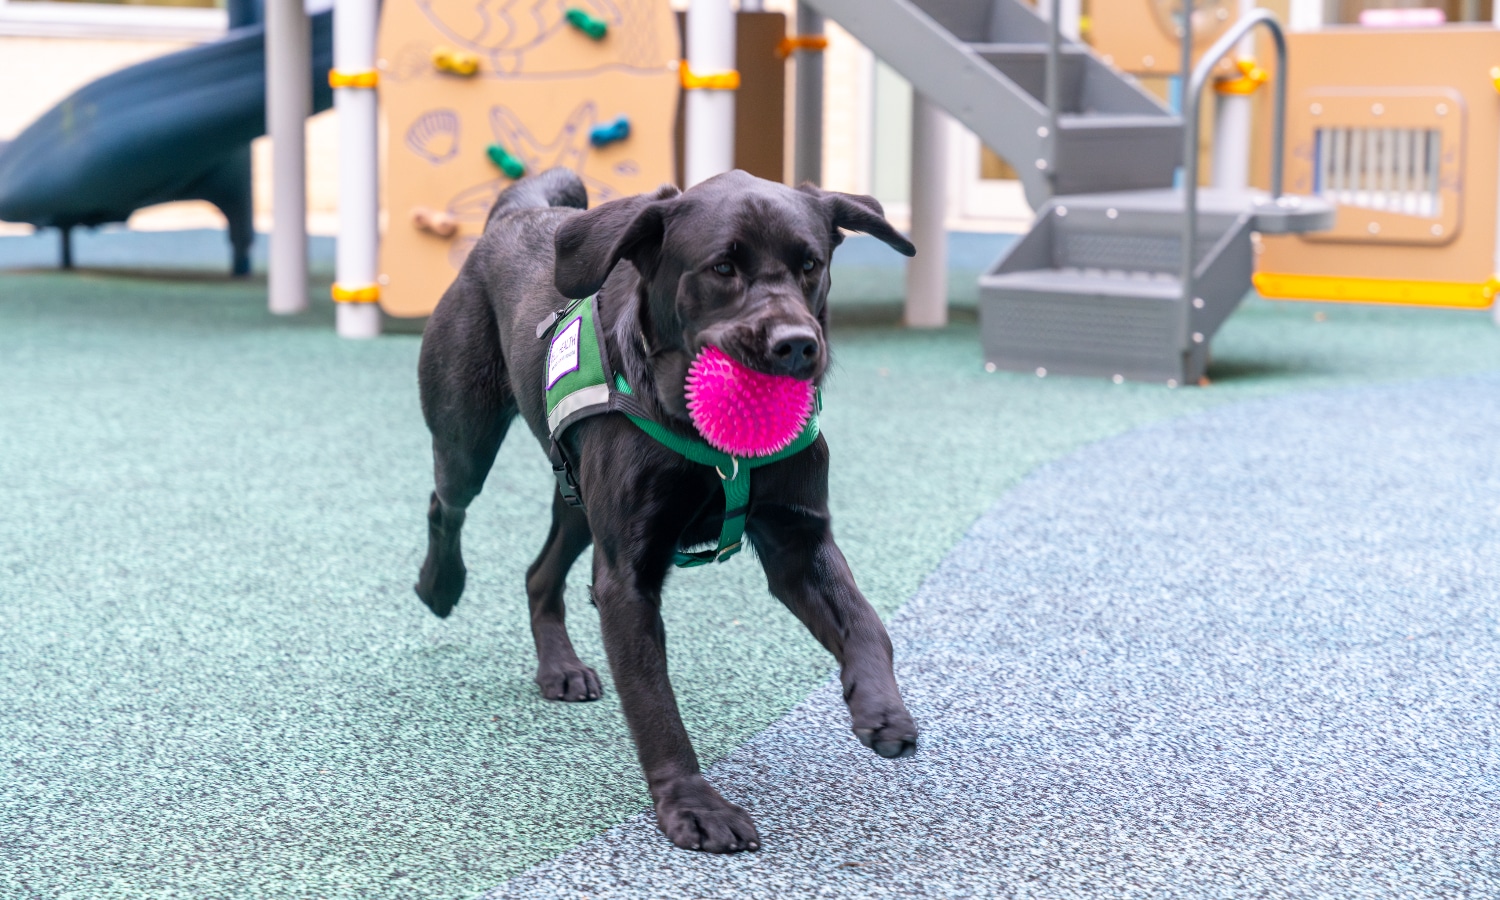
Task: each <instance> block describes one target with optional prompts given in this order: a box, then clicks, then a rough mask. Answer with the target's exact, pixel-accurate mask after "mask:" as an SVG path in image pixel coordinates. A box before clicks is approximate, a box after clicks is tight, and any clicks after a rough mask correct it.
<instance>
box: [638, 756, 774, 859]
mask: <svg viewBox="0 0 1500 900" xmlns="http://www.w3.org/2000/svg"><path fill="white" fill-rule="evenodd" d="M660 794H661V796H660V797H658V798H657V801H656V824H657V827H658V828H660V829H661V830H662V833H663V834H665V835H666V836H667V837H668V839H670V840H671V841H672V843H674V844H676V845H677V846H679V847H681V848H683V849H684V850H703V851H705V852H708V853H739V852H740V851H742V850H759V849H760V835H759V834H757V833H756V831H755V822H754V821H752V820H751V818H750V814H749V813H747V812H745V811H744V810H743V809H741V808H740V807H738V806H735V805H734V804H733V803H730V802H729V801H728V800H725V799H724V798H723V797H721V796H720V795H719V792H718V791H716V790H714V787H713V785H711V784H709V783H708V781H707V780H705V779H704V778H703V776H702V775H694V776H691V777H689V778H683V779H679V780H678V781H675V782H673V783H672V784H670V785H668V786H667V787H665V788H663V789H662V790H661V791H660Z"/></svg>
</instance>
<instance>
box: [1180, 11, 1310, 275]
mask: <svg viewBox="0 0 1500 900" xmlns="http://www.w3.org/2000/svg"><path fill="white" fill-rule="evenodd" d="M1257 25H1265V26H1266V28H1268V29H1270V31H1271V36H1272V37H1273V38H1274V39H1275V41H1276V110H1275V113H1274V115H1273V117H1272V120H1271V199H1272V200H1273V201H1275V200H1279V199H1281V173H1282V162H1283V160H1282V157H1283V155H1284V154H1285V152H1286V148H1285V147H1284V146H1283V145H1284V143H1285V141H1284V137H1285V134H1286V81H1287V76H1286V73H1287V69H1286V65H1287V61H1286V34H1285V33H1283V32H1282V30H1281V23H1280V22H1278V21H1276V17H1275V16H1274V15H1272V14H1271V12H1270V11H1269V10H1265V9H1257V10H1254V11H1252V12H1250V13H1248V14H1247V15H1246V16H1245V17H1244V18H1243V19H1240V20H1239V21H1238V22H1236V23H1234V25H1232V26H1231V27H1230V29H1229V30H1228V31H1226V32H1224V36H1223V37H1221V38H1219V39H1218V41H1216V42H1215V43H1214V45H1213V46H1212V47H1209V48H1208V52H1206V53H1204V54H1203V58H1202V59H1200V60H1198V67H1197V68H1196V69H1194V70H1193V77H1192V79H1191V80H1189V82H1188V84H1187V85H1186V87H1185V88H1184V92H1183V95H1182V109H1183V119H1184V121H1183V125H1184V126H1185V127H1184V129H1183V130H1184V132H1185V133H1184V135H1183V145H1182V165H1183V175H1182V188H1183V192H1184V194H1185V195H1186V201H1187V202H1186V210H1185V212H1186V215H1185V216H1184V217H1183V219H1184V221H1183V229H1184V230H1183V235H1182V298H1183V300H1184V301H1185V302H1187V303H1192V302H1193V293H1194V285H1193V280H1194V276H1195V274H1196V273H1195V271H1194V270H1195V269H1196V268H1197V265H1196V262H1197V256H1198V253H1197V243H1198V119H1199V110H1200V107H1201V102H1202V99H1203V87H1204V85H1206V84H1207V83H1208V79H1209V76H1210V75H1212V74H1213V69H1214V65H1215V64H1217V63H1218V61H1219V60H1220V59H1222V58H1223V57H1224V55H1225V54H1227V53H1229V51H1231V50H1233V49H1234V46H1235V45H1236V44H1238V43H1239V42H1240V39H1241V38H1243V37H1244V36H1245V35H1246V34H1248V33H1249V32H1250V30H1251V29H1252V28H1254V27H1255V26H1257ZM1191 27H1192V23H1191V21H1190V20H1189V21H1188V22H1186V23H1185V24H1184V27H1183V31H1184V40H1188V39H1190V37H1189V36H1188V33H1189V32H1190V31H1191Z"/></svg>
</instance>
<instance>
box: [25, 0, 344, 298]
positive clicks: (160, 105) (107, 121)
mask: <svg viewBox="0 0 1500 900" xmlns="http://www.w3.org/2000/svg"><path fill="white" fill-rule="evenodd" d="M312 46H313V61H312V70H311V72H310V73H309V77H310V78H311V79H312V92H313V111H314V112H321V111H322V110H325V109H328V108H329V107H330V106H332V105H333V91H332V89H331V88H329V86H328V70H329V67H330V66H332V64H333V14H332V13H331V12H323V13H319V14H317V15H315V16H313V17H312ZM265 131H266V57H265V27H264V26H263V25H260V24H250V25H246V26H245V27H241V28H235V29H233V30H231V31H230V32H229V33H228V34H226V35H225V36H224V37H223V38H222V39H220V40H217V41H214V42H212V43H208V44H204V45H202V46H199V47H191V48H189V49H187V50H182V51H179V52H177V53H172V54H168V55H166V56H162V57H158V58H156V59H152V60H147V61H146V62H143V63H139V64H137V65H134V66H131V67H129V68H127V69H123V70H121V71H119V72H115V73H113V74H111V75H106V76H105V77H103V78H100V79H99V80H97V81H94V82H91V83H89V84H87V85H85V86H83V87H82V88H79V89H78V91H76V92H75V93H73V94H72V95H71V96H69V97H68V98H67V99H65V100H63V101H62V102H61V103H59V104H58V105H57V106H55V107H53V108H52V109H50V110H48V111H47V112H46V113H45V114H43V115H42V116H41V118H39V119H37V120H36V121H35V122H33V123H32V124H31V125H30V126H29V127H28V128H27V129H26V130H25V131H23V132H21V134H20V135H18V136H17V137H16V139H15V140H14V141H11V142H10V143H8V144H4V145H0V221H6V222H26V223H29V224H31V225H35V226H37V227H38V228H57V229H59V230H60V232H61V234H62V248H63V250H62V258H63V265H64V267H68V266H71V264H72V259H71V251H70V243H69V240H68V234H69V229H71V228H72V227H74V226H76V225H85V226H96V225H103V224H106V223H109V222H123V221H125V220H126V219H127V218H129V217H130V214H131V213H132V212H134V211H135V210H137V209H140V208H142V207H145V206H151V205H152V204H156V203H166V202H169V201H173V200H207V201H208V202H210V203H212V204H214V205H215V206H217V207H218V208H219V209H220V210H221V211H223V213H224V215H225V217H226V218H227V219H228V220H229V242H230V245H231V247H232V248H233V263H232V266H233V271H234V273H235V274H237V275H243V274H246V273H248V272H249V271H250V243H251V241H252V240H253V238H254V228H253V224H252V218H251V213H252V209H251V197H250V142H251V141H252V140H254V139H255V138H257V137H260V136H261V135H263V134H265Z"/></svg>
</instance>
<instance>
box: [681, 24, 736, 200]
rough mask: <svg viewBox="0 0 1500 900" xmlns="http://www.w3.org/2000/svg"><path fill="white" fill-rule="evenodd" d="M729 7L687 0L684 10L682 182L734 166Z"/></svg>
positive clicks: (733, 74)
mask: <svg viewBox="0 0 1500 900" xmlns="http://www.w3.org/2000/svg"><path fill="white" fill-rule="evenodd" d="M734 41H735V27H734V9H733V8H732V7H731V6H730V4H729V0H691V2H690V3H689V4H688V14H687V67H686V68H685V69H684V71H683V87H684V88H686V89H687V92H688V93H687V103H686V105H685V108H686V111H687V139H686V141H685V155H686V157H687V158H686V159H684V160H683V167H682V170H683V180H684V181H686V182H687V184H685V185H683V186H684V187H692V186H693V185H695V184H697V183H698V182H700V181H704V180H706V179H709V178H712V177H713V176H715V175H718V174H719V173H721V172H728V171H729V170H730V169H733V168H734V92H735V88H736V87H738V85H739V75H738V73H737V72H735V67H734V66H735V62H734Z"/></svg>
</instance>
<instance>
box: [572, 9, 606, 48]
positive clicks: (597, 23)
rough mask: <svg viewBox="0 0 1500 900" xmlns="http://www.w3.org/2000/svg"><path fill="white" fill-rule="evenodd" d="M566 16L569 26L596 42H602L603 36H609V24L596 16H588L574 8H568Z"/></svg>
mask: <svg viewBox="0 0 1500 900" xmlns="http://www.w3.org/2000/svg"><path fill="white" fill-rule="evenodd" d="M566 15H567V17H568V24H569V25H572V26H573V27H574V28H577V29H578V30H579V31H581V32H583V33H584V34H586V35H588V36H589V37H591V38H593V39H594V40H596V41H602V40H604V36H605V35H606V34H609V23H607V22H605V21H604V20H603V19H601V18H599V17H598V16H591V15H589V14H588V13H586V12H584V11H583V10H581V9H579V8H578V7H576V6H574V7H572V8H570V9H569V10H568V11H567V13H566Z"/></svg>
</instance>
